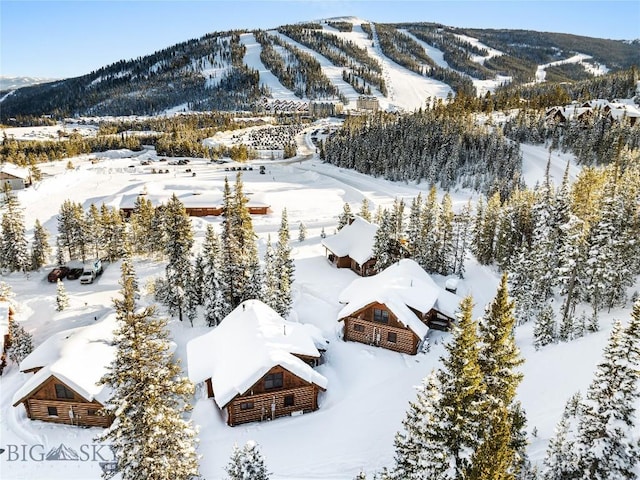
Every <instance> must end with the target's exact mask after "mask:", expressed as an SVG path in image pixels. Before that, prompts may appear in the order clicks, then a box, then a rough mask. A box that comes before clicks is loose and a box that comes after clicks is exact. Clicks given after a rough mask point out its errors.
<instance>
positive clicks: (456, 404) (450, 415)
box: [437, 297, 497, 479]
mask: <svg viewBox="0 0 640 480" xmlns="http://www.w3.org/2000/svg"><path fill="white" fill-rule="evenodd" d="M472 316H473V300H472V299H471V297H465V298H464V299H463V300H462V302H461V303H460V313H459V317H458V325H457V328H455V329H454V331H453V336H452V339H451V341H450V343H449V344H447V346H446V350H447V353H448V355H447V356H446V357H444V358H442V359H441V362H442V368H441V370H439V371H438V375H437V377H438V381H439V383H440V385H441V388H440V390H441V400H440V403H439V407H440V409H441V410H442V415H443V421H442V424H441V428H442V432H443V437H442V445H443V451H444V452H445V453H446V455H447V457H448V458H449V459H451V460H452V462H453V464H454V465H455V475H454V476H453V478H455V479H461V478H463V475H464V473H465V471H466V469H467V467H468V456H469V452H473V451H475V449H476V448H477V446H478V444H479V442H480V438H481V434H482V430H483V426H484V421H485V419H484V417H485V415H486V410H485V408H486V402H485V401H484V398H485V396H486V393H485V390H486V387H485V384H484V382H483V373H482V371H481V369H480V364H479V353H480V350H479V349H480V347H479V344H478V343H479V341H478V334H477V331H476V330H477V327H476V323H475V322H474V321H473V318H472ZM496 383H497V382H496Z"/></svg>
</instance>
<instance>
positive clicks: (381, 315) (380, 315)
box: [373, 308, 389, 323]
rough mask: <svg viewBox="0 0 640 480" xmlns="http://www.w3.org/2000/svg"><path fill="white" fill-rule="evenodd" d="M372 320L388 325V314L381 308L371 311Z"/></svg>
mask: <svg viewBox="0 0 640 480" xmlns="http://www.w3.org/2000/svg"><path fill="white" fill-rule="evenodd" d="M373 320H374V321H375V322H380V323H389V312H387V311H386V310H382V309H381V308H374V309H373Z"/></svg>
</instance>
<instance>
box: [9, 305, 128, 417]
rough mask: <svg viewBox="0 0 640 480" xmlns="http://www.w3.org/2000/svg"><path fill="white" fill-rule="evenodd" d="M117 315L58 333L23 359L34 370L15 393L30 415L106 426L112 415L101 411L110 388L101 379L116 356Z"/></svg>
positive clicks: (24, 365)
mask: <svg viewBox="0 0 640 480" xmlns="http://www.w3.org/2000/svg"><path fill="white" fill-rule="evenodd" d="M115 328H116V317H115V315H110V316H109V317H107V318H106V319H104V320H102V321H100V322H98V323H94V324H92V325H90V326H87V327H79V328H74V329H72V330H65V331H63V332H60V333H57V334H55V335H53V336H51V337H49V338H48V339H47V340H45V341H44V342H43V343H42V344H41V345H40V346H38V347H37V348H36V349H35V350H34V351H33V352H31V353H30V354H29V355H27V357H25V358H24V360H23V361H22V362H21V363H20V370H21V371H22V372H27V373H28V372H33V375H32V376H31V377H30V378H29V379H28V380H27V381H26V382H25V384H24V385H23V386H22V387H21V388H20V389H19V390H18V391H17V392H16V393H15V394H14V396H13V406H14V407H17V406H18V405H19V404H21V403H22V404H23V405H24V408H25V410H26V412H27V417H29V418H30V419H31V420H42V421H45V422H53V423H64V424H67V425H78V426H84V427H108V426H109V425H111V423H112V422H113V417H111V416H106V415H103V414H102V413H101V409H102V408H103V407H104V405H105V402H106V401H107V399H108V398H109V396H110V389H109V388H108V387H106V386H104V385H98V384H97V382H98V381H99V380H100V378H101V377H102V376H103V375H104V374H105V373H106V370H107V367H108V365H109V364H110V363H111V361H112V360H113V358H114V356H115V347H114V346H113V345H112V339H113V331H114V329H115Z"/></svg>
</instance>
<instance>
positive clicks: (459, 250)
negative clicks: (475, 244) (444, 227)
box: [453, 201, 471, 278]
mask: <svg viewBox="0 0 640 480" xmlns="http://www.w3.org/2000/svg"><path fill="white" fill-rule="evenodd" d="M470 231H471V201H468V202H467V203H466V204H465V206H464V207H463V208H462V211H461V212H460V213H458V214H457V215H456V216H455V218H454V247H455V250H454V259H453V260H454V261H453V273H455V274H456V275H458V277H460V278H463V277H464V272H465V265H464V262H465V259H466V257H467V251H468V250H469V234H470Z"/></svg>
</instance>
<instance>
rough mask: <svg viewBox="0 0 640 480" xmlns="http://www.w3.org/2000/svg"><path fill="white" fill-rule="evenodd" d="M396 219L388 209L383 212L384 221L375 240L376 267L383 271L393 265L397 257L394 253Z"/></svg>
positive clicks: (374, 255) (377, 231)
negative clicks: (394, 219)
mask: <svg viewBox="0 0 640 480" xmlns="http://www.w3.org/2000/svg"><path fill="white" fill-rule="evenodd" d="M393 231H394V221H393V217H392V215H391V214H390V213H389V211H388V210H386V209H385V210H384V211H383V213H382V222H381V223H380V226H379V228H378V230H376V234H375V236H374V240H373V257H374V258H375V259H376V269H377V270H378V271H382V270H384V269H385V268H387V267H388V266H390V265H392V264H393V263H394V262H395V261H396V260H397V257H396V255H394V246H395V239H394V238H393Z"/></svg>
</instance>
